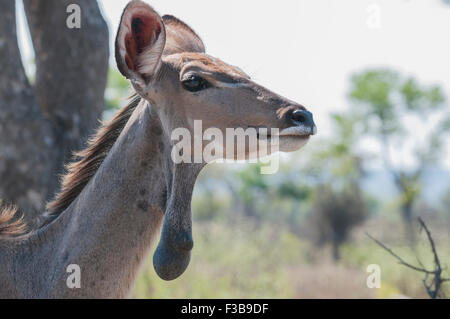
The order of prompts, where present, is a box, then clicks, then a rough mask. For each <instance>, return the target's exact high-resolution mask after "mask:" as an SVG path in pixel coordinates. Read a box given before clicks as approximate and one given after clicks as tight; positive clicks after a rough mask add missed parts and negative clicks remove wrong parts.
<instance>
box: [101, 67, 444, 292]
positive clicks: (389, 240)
mask: <svg viewBox="0 0 450 319" xmlns="http://www.w3.org/2000/svg"><path fill="white" fill-rule="evenodd" d="M128 95H130V90H129V86H128V83H127V81H125V80H124V79H123V78H122V77H121V76H120V74H118V73H117V72H116V71H114V70H113V69H111V70H110V75H109V80H108V89H107V91H106V105H107V110H106V111H105V117H109V116H111V115H112V114H113V113H114V112H115V110H117V109H118V108H119V107H120V106H122V105H123V104H124V103H125V101H124V97H125V96H128ZM348 105H349V106H348V109H347V110H346V111H344V112H341V113H335V114H330V117H331V121H332V123H333V132H331V134H328V136H332V138H327V139H325V138H323V137H321V136H320V134H319V136H318V137H315V138H313V139H312V140H311V142H310V144H309V145H308V146H307V147H305V148H304V149H303V150H301V151H299V152H296V153H294V154H291V155H288V156H284V155H283V156H282V160H281V167H280V171H279V172H278V173H277V174H274V175H261V174H260V167H259V166H258V165H257V164H211V165H210V166H209V167H207V168H206V169H205V170H204V172H203V173H202V174H201V176H200V178H199V180H198V182H197V185H196V188H195V194H194V198H193V215H194V228H195V231H194V236H195V249H194V251H193V256H192V262H191V265H190V267H189V269H188V270H187V272H186V273H185V274H184V275H183V276H182V277H181V278H180V279H178V280H176V281H174V282H170V283H167V282H163V281H161V280H160V279H158V277H157V276H156V275H155V273H154V270H153V267H152V266H151V263H150V261H149V263H148V265H147V266H146V268H145V270H144V271H143V273H142V275H141V277H140V279H139V280H138V283H137V285H136V288H135V292H134V297H136V298H235V297H236V298H399V297H413V298H421V297H424V298H426V297H427V293H426V290H425V288H424V287H423V284H422V279H423V278H422V274H421V273H417V272H415V271H413V270H410V269H407V268H404V267H403V266H401V265H399V264H398V263H397V262H396V260H395V259H393V258H392V257H391V256H390V255H388V254H387V253H386V252H385V251H383V250H382V249H381V248H380V247H378V246H377V245H376V244H375V243H374V242H373V241H371V240H370V239H369V238H368V237H367V236H366V235H365V233H366V232H367V233H370V234H371V235H373V236H375V237H376V238H378V239H380V240H381V241H383V242H384V243H385V244H387V245H388V246H389V247H391V248H392V249H393V250H395V251H396V252H397V253H399V254H400V255H402V256H403V257H404V258H405V259H406V260H409V261H411V262H414V261H415V260H417V258H420V260H421V262H423V263H424V265H425V266H429V267H430V268H431V265H432V263H433V255H432V253H431V251H430V249H429V246H428V244H427V241H426V239H425V238H424V236H423V234H420V233H419V231H418V227H417V225H416V223H415V219H416V217H418V216H421V217H422V218H423V219H424V220H425V221H426V223H427V224H428V226H429V228H430V229H431V231H432V235H433V237H434V238H435V241H436V244H437V246H438V252H439V255H440V258H441V259H442V263H443V264H444V265H446V264H449V262H450V252H449V248H450V246H449V243H450V236H449V233H450V184H449V183H448V182H449V174H448V172H447V171H445V169H442V170H441V169H440V168H439V167H440V165H439V164H440V162H439V159H440V157H442V154H443V153H442V152H443V145H444V142H445V140H446V139H448V133H449V131H450V113H449V107H448V102H447V99H446V96H445V95H444V93H443V91H442V89H441V88H440V87H439V86H436V85H433V84H428V83H425V84H423V83H421V82H420V81H419V79H416V78H414V77H411V76H408V75H407V74H402V73H399V72H397V71H395V70H391V69H371V70H364V71H361V72H357V73H355V74H354V75H353V76H352V77H351V79H349V83H348ZM319 129H320V128H319ZM417 130H420V131H422V132H423V134H422V135H423V139H421V140H415V141H413V143H412V147H409V148H408V147H406V146H405V144H407V143H405V141H406V140H408V138H409V137H410V135H411V132H412V131H416V132H417ZM319 132H320V130H319ZM367 143H372V144H373V143H376V144H377V145H379V151H377V152H375V151H374V149H377V148H374V147H369V148H368V147H365V146H366V145H367ZM399 151H401V152H404V153H406V154H408V156H409V158H410V159H411V160H410V162H409V163H408V165H402V164H401V163H398V162H396V161H395V159H394V157H393V156H392V155H391V153H392V152H399ZM374 163H381V165H378V166H377V165H376V164H374ZM370 264H377V265H379V266H380V267H381V271H382V273H381V280H382V284H381V288H380V289H369V288H368V287H367V285H366V280H367V277H368V275H369V273H367V272H366V269H367V266H369V265H370ZM449 286H450V285H448V284H447V286H445V285H444V288H443V293H444V294H447V296H448V294H449V293H450V287H449Z"/></svg>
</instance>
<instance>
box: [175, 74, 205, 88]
mask: <svg viewBox="0 0 450 319" xmlns="http://www.w3.org/2000/svg"><path fill="white" fill-rule="evenodd" d="M182 84H183V87H184V88H185V89H186V90H188V91H190V92H198V91H201V90H204V89H207V88H208V86H209V85H208V82H207V81H206V80H204V79H202V78H201V77H199V76H197V75H191V76H189V77H188V78H187V79H185V80H183V82H182Z"/></svg>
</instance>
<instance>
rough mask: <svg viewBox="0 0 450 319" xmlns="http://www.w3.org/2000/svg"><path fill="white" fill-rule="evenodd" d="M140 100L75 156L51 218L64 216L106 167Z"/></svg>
mask: <svg viewBox="0 0 450 319" xmlns="http://www.w3.org/2000/svg"><path fill="white" fill-rule="evenodd" d="M140 100H141V98H140V97H138V96H137V95H134V96H133V97H132V101H131V102H130V103H129V104H128V105H127V106H126V107H124V108H123V109H122V110H121V111H120V112H119V113H117V115H116V116H115V117H114V118H113V119H112V120H111V121H110V122H108V123H104V124H102V126H101V127H100V128H99V129H98V131H97V133H96V134H95V135H94V136H93V137H92V138H91V139H90V140H89V141H88V146H87V147H86V149H84V150H82V151H80V152H77V153H75V158H78V160H77V161H75V162H73V163H70V164H68V165H67V166H66V170H67V173H66V174H65V175H64V176H63V177H62V182H61V192H60V193H59V194H58V195H57V196H56V198H55V200H54V201H52V202H50V203H49V204H48V205H47V209H48V214H49V215H58V214H59V213H61V212H63V211H64V210H65V209H66V208H67V207H69V205H70V204H71V203H72V202H73V201H74V199H75V198H76V197H77V196H78V195H79V194H80V193H81V191H82V190H83V188H84V187H85V186H86V185H87V184H88V182H89V181H90V180H91V178H92V177H93V176H94V175H95V173H96V172H97V170H98V168H99V167H100V165H101V164H102V163H103V160H104V159H105V157H106V156H107V155H108V152H109V151H110V150H111V147H112V146H113V145H114V143H115V141H116V140H117V138H118V137H119V135H120V133H121V132H122V130H123V128H124V127H125V124H126V123H127V122H128V120H129V118H130V116H131V114H132V113H133V111H134V110H135V108H136V106H137V105H138V104H139V102H140Z"/></svg>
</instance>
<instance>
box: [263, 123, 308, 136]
mask: <svg viewBox="0 0 450 319" xmlns="http://www.w3.org/2000/svg"><path fill="white" fill-rule="evenodd" d="M316 134H317V127H316V126H315V125H314V126H313V127H307V126H302V125H299V126H292V127H288V128H286V129H283V130H282V131H280V132H279V133H278V134H276V135H274V134H271V133H268V134H267V135H264V136H263V135H260V134H258V139H271V138H272V137H274V136H276V137H278V138H279V139H287V138H293V139H295V138H297V139H309V138H310V137H311V136H314V135H316Z"/></svg>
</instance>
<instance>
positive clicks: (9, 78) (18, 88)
mask: <svg viewBox="0 0 450 319" xmlns="http://www.w3.org/2000/svg"><path fill="white" fill-rule="evenodd" d="M23 2H24V7H25V11H26V17H27V20H28V26H29V29H30V34H31V38H32V41H33V46H34V51H35V55H36V60H35V61H36V74H35V81H34V82H35V85H33V86H32V85H31V84H30V83H29V81H28V79H27V77H26V75H25V71H24V67H23V65H22V61H21V54H20V51H19V47H18V41H17V34H16V11H15V3H16V1H13V0H9V1H6V0H4V1H0V61H1V63H2V73H1V75H0V150H1V152H0V198H2V199H4V200H6V201H9V202H13V203H16V204H18V205H19V206H20V208H22V209H23V210H24V211H29V212H35V211H41V210H42V209H43V208H44V206H45V201H46V200H48V199H50V198H51V197H52V196H53V193H54V192H55V190H56V188H57V187H58V184H59V182H58V175H59V174H60V173H61V172H62V170H63V163H64V161H66V160H67V159H68V158H69V157H70V156H71V152H72V151H73V150H76V149H79V148H80V147H81V146H82V144H83V141H84V140H85V138H86V137H87V136H88V135H89V134H90V133H91V132H92V130H93V128H94V127H95V126H96V125H97V120H98V119H99V118H100V116H101V114H102V111H103V108H104V90H105V86H106V75H107V70H108V57H109V42H108V28H107V25H106V23H105V21H104V19H103V17H102V14H101V12H100V9H99V7H98V4H97V2H96V1H89V0H78V1H77V4H78V5H79V6H80V7H81V28H79V29H77V28H74V29H71V28H69V27H68V26H67V24H66V21H67V19H68V17H69V15H70V14H69V13H66V11H67V8H68V6H69V5H70V4H71V3H73V1H71V0H24V1H23Z"/></svg>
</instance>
